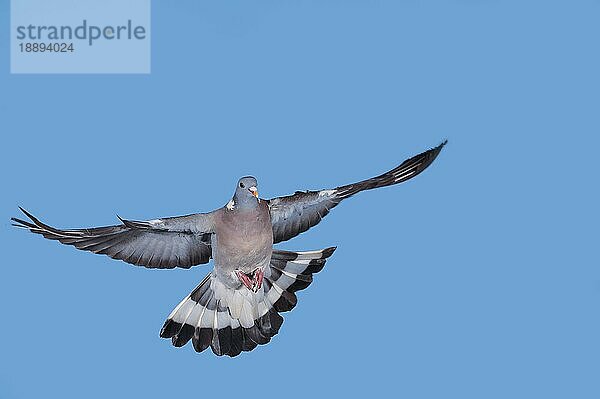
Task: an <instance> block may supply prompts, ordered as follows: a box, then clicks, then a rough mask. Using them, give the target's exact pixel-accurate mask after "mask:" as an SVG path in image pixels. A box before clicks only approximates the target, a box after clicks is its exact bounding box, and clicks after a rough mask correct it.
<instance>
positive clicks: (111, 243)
mask: <svg viewBox="0 0 600 399" xmlns="http://www.w3.org/2000/svg"><path fill="white" fill-rule="evenodd" d="M19 209H21V211H22V212H23V213H24V214H25V215H26V216H27V217H28V218H29V219H30V221H25V220H22V219H18V218H12V221H13V222H14V223H13V225H14V226H17V227H22V228H25V229H28V230H29V231H31V232H32V233H36V234H41V235H42V236H44V237H45V238H48V239H50V240H58V241H59V242H61V243H63V244H66V245H73V246H74V247H76V248H78V249H81V250H84V251H90V252H94V253H97V254H103V255H108V256H110V257H111V258H114V259H119V260H123V261H125V262H127V263H131V264H134V265H138V266H145V267H148V268H160V269H171V268H174V267H182V268H189V267H191V266H194V265H199V264H202V263H207V262H208V261H209V260H210V257H211V233H212V232H213V231H214V226H213V215H212V214H211V213H205V214H194V215H188V216H179V217H171V218H164V219H155V220H150V221H145V222H142V221H133V220H125V219H121V218H120V217H119V219H120V220H121V222H122V223H123V224H122V225H118V226H107V227H94V228H88V229H73V230H61V229H57V228H54V227H51V226H49V225H47V224H45V223H42V222H41V221H40V220H38V219H37V218H36V217H34V216H33V215H32V214H30V213H29V212H27V211H26V210H24V209H23V208H20V207H19Z"/></svg>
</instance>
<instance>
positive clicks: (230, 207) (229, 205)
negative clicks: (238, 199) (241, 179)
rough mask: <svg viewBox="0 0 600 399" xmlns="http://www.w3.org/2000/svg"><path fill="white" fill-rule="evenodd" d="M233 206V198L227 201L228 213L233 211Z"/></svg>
mask: <svg viewBox="0 0 600 399" xmlns="http://www.w3.org/2000/svg"><path fill="white" fill-rule="evenodd" d="M234 206H235V201H234V200H233V198H232V199H231V200H229V202H228V203H227V209H229V210H230V211H233V207H234Z"/></svg>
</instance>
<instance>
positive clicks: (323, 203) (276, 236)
mask: <svg viewBox="0 0 600 399" xmlns="http://www.w3.org/2000/svg"><path fill="white" fill-rule="evenodd" d="M446 143H447V141H444V142H443V143H442V144H440V145H439V146H437V147H435V148H432V149H430V150H428V151H425V152H423V153H421V154H419V155H415V156H414V157H412V158H410V159H407V160H406V161H404V162H402V164H400V165H399V166H397V167H396V168H394V169H392V170H390V171H388V172H386V173H384V174H382V175H379V176H377V177H373V178H371V179H367V180H363V181H360V182H358V183H353V184H348V185H345V186H340V187H337V188H334V189H332V190H321V191H305V192H301V191H298V192H296V193H295V194H292V195H288V196H286V197H279V198H274V199H272V200H269V210H270V212H271V223H272V225H273V242H274V243H278V242H281V241H286V240H289V239H290V238H293V237H295V236H297V235H298V234H300V233H303V232H305V231H306V230H308V229H309V228H311V227H313V226H315V225H316V224H318V223H319V222H320V221H321V219H323V218H324V217H325V215H327V214H328V213H329V211H330V210H331V209H332V208H334V207H335V206H337V205H338V204H339V203H340V202H341V201H342V200H344V199H346V198H348V197H351V196H352V195H354V194H356V193H359V192H361V191H364V190H371V189H374V188H379V187H386V186H391V185H394V184H398V183H402V182H404V181H406V180H408V179H411V178H413V177H415V176H416V175H418V174H419V173H421V172H422V171H424V170H425V169H426V168H427V167H428V166H429V165H431V163H432V162H433V161H434V160H435V158H436V157H437V156H438V154H439V153H440V151H441V150H442V148H443V147H444V145H446Z"/></svg>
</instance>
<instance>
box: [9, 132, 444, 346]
mask: <svg viewBox="0 0 600 399" xmlns="http://www.w3.org/2000/svg"><path fill="white" fill-rule="evenodd" d="M445 144H446V142H443V143H442V144H440V145H439V146H438V147H435V148H432V149H431V150H428V151H425V152H423V153H421V154H419V155H416V156H414V157H412V158H410V159H407V160H406V161H404V162H403V163H402V164H400V165H399V166H398V167H396V168H394V169H392V170H390V171H389V172H386V173H384V174H382V175H380V176H377V177H374V178H371V179H367V180H363V181H360V182H358V183H353V184H348V185H345V186H340V187H337V188H334V189H328V190H320V191H305V192H300V191H298V192H296V193H295V194H293V195H289V196H285V197H279V198H274V199H271V200H265V199H260V198H259V196H258V189H257V186H258V183H257V181H256V179H255V178H254V177H251V176H247V177H243V178H241V179H240V180H239V181H238V184H237V186H236V190H235V193H234V195H233V197H232V199H231V200H230V201H229V202H228V203H227V204H226V205H225V206H224V207H222V208H220V209H217V210H215V211H213V212H209V213H197V214H192V215H186V216H178V217H170V218H161V219H153V220H148V221H133V220H125V219H121V218H119V219H120V220H121V224H120V225H116V226H107V227H95V228H87V229H70V230H62V229H57V228H54V227H51V226H49V225H47V224H45V223H43V222H41V221H40V220H39V219H37V218H36V217H34V216H33V215H32V214H30V213H29V212H27V211H25V210H24V209H22V208H21V210H22V211H23V213H24V214H25V215H26V216H27V217H28V218H29V219H30V220H29V221H26V220H22V219H18V218H12V221H13V222H14V225H15V226H17V227H22V228H25V229H28V230H30V231H31V232H33V233H36V234H41V235H42V236H44V237H45V238H48V239H51V240H58V241H59V242H61V243H63V244H67V245H73V246H75V247H76V248H78V249H81V250H86V251H91V252H94V253H98V254H105V255H108V256H110V257H111V258H114V259H119V260H123V261H125V262H127V263H131V264H134V265H140V266H145V267H148V268H162V269H168V268H174V267H183V268H189V267H191V266H194V265H199V264H203V263H207V262H208V261H209V260H210V258H211V257H212V258H213V260H214V268H213V270H212V271H211V272H210V273H209V274H208V275H207V276H206V277H205V278H204V279H203V280H202V282H200V284H199V285H198V286H197V287H196V288H195V289H194V290H193V291H192V292H191V293H190V294H189V295H188V296H186V297H185V298H184V299H183V300H182V301H181V302H180V303H179V304H178V305H177V306H176V307H175V309H173V311H172V312H171V314H170V315H169V316H168V317H167V320H166V322H165V323H164V325H163V328H162V330H161V332H160V336H161V337H163V338H170V339H171V340H172V343H173V345H175V346H177V347H179V346H183V345H185V344H186V343H187V342H189V341H192V345H193V347H194V349H195V350H196V351H197V352H202V351H204V350H205V349H207V348H208V347H210V348H211V349H212V351H213V352H214V353H215V354H216V355H219V356H221V355H228V356H232V357H233V356H237V355H239V354H240V353H241V352H243V351H250V350H252V349H254V348H255V347H257V346H258V345H263V344H266V343H268V342H269V341H270V340H271V338H272V337H273V336H275V335H276V334H277V333H278V332H279V329H280V327H281V325H282V323H283V317H282V316H281V315H280V313H282V312H286V311H290V310H292V309H293V308H294V307H295V306H296V303H297V297H296V294H295V293H296V292H297V291H299V290H302V289H304V288H306V287H308V285H310V284H311V282H312V281H313V274H314V273H318V272H319V271H321V270H322V269H323V267H324V265H325V262H326V259H327V258H329V257H330V256H331V255H332V254H333V252H334V251H335V247H331V248H326V249H323V250H318V251H307V252H290V251H282V250H277V249H274V248H273V244H274V243H278V242H281V241H286V240H289V239H290V238H293V237H295V236H297V235H298V234H300V233H302V232H304V231H306V230H308V229H309V228H311V227H312V226H314V225H316V224H318V223H319V222H320V221H321V219H322V218H323V217H325V216H326V215H327V214H328V213H329V211H330V210H331V209H332V208H333V207H335V206H337V205H338V204H339V203H340V202H341V201H342V200H344V199H346V198H348V197H350V196H352V195H354V194H356V193H358V192H360V191H364V190H370V189H374V188H379V187H385V186H390V185H394V184H398V183H401V182H404V181H406V180H408V179H410V178H412V177H414V176H416V175H418V174H419V173H421V172H422V171H423V170H425V169H426V168H427V167H428V166H429V165H430V164H431V163H432V162H433V160H434V159H435V158H436V157H437V155H438V154H439V152H440V151H441V149H442V148H443V146H444V145H445Z"/></svg>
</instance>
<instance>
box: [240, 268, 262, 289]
mask: <svg viewBox="0 0 600 399" xmlns="http://www.w3.org/2000/svg"><path fill="white" fill-rule="evenodd" d="M235 273H236V275H237V277H238V278H239V279H240V281H241V282H242V284H244V285H245V286H246V288H248V289H249V290H250V291H252V292H257V291H258V290H259V289H260V288H261V287H262V283H263V279H264V277H265V273H264V272H263V270H262V268H258V269H256V270H254V271H253V272H252V274H250V275H248V274H246V273H244V272H243V271H241V270H236V271H235Z"/></svg>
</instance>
